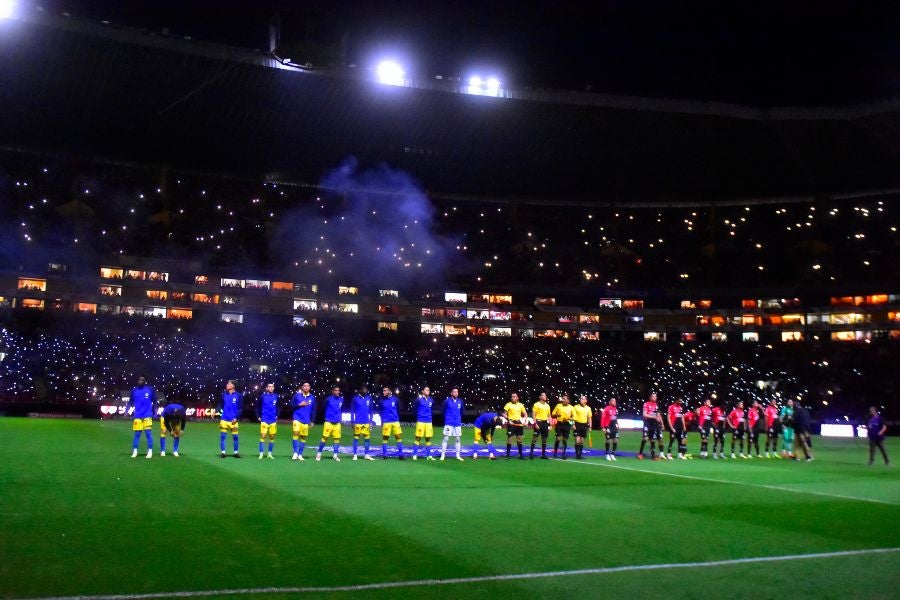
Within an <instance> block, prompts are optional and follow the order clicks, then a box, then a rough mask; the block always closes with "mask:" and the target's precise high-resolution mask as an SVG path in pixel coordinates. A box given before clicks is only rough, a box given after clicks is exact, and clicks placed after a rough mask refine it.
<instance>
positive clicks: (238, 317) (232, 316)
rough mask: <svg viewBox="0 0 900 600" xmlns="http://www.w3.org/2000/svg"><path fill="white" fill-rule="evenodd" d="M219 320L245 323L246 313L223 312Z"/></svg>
mask: <svg viewBox="0 0 900 600" xmlns="http://www.w3.org/2000/svg"><path fill="white" fill-rule="evenodd" d="M219 320H220V321H222V322H223V323H243V322H244V315H243V313H222V314H221V315H220V317H219Z"/></svg>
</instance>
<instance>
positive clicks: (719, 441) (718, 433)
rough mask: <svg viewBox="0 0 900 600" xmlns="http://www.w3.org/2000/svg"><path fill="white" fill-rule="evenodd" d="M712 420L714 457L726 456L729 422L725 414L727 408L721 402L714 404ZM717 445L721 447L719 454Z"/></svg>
mask: <svg viewBox="0 0 900 600" xmlns="http://www.w3.org/2000/svg"><path fill="white" fill-rule="evenodd" d="M712 422H713V458H725V425H726V422H727V417H726V415H725V409H724V408H722V406H721V404H720V403H719V402H716V405H715V406H713V409H712ZM717 447H718V449H719V453H718V454H716V448H717Z"/></svg>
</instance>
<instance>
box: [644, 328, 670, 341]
mask: <svg viewBox="0 0 900 600" xmlns="http://www.w3.org/2000/svg"><path fill="white" fill-rule="evenodd" d="M644 341H645V342H664V341H666V334H665V333H664V332H661V331H645V332H644Z"/></svg>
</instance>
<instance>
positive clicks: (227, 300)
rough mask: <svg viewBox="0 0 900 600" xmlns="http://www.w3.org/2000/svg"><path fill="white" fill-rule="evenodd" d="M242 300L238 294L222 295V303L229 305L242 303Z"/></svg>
mask: <svg viewBox="0 0 900 600" xmlns="http://www.w3.org/2000/svg"><path fill="white" fill-rule="evenodd" d="M240 302H241V300H240V298H238V297H237V296H222V304H227V305H229V306H235V305H237V304H240Z"/></svg>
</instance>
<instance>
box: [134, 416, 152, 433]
mask: <svg viewBox="0 0 900 600" xmlns="http://www.w3.org/2000/svg"><path fill="white" fill-rule="evenodd" d="M145 429H153V419H151V418H150V417H147V418H146V419H134V420H133V421H132V422H131V430H132V431H144V430H145Z"/></svg>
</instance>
